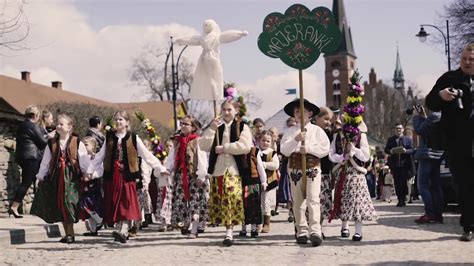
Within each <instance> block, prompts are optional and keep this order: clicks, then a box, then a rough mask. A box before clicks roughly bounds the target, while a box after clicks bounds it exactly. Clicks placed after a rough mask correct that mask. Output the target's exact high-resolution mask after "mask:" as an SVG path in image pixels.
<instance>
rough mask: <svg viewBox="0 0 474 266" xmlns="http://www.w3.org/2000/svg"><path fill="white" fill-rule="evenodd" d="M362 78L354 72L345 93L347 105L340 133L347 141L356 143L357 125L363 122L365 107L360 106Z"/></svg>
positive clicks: (358, 131) (357, 136) (362, 91)
mask: <svg viewBox="0 0 474 266" xmlns="http://www.w3.org/2000/svg"><path fill="white" fill-rule="evenodd" d="M361 78H362V77H361V76H360V74H359V71H358V70H356V71H354V74H353V75H352V77H351V79H350V81H351V84H349V89H348V91H347V105H346V106H344V109H343V110H344V114H343V115H342V122H343V123H344V125H343V126H342V132H343V134H344V137H345V138H346V140H347V141H350V142H352V143H356V142H357V141H359V138H360V133H361V131H360V128H359V125H360V124H361V123H362V122H363V118H362V114H363V113H364V112H365V107H364V106H363V105H362V96H364V87H363V86H362V85H361V84H360V79H361Z"/></svg>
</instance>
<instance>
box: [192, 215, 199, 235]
mask: <svg viewBox="0 0 474 266" xmlns="http://www.w3.org/2000/svg"><path fill="white" fill-rule="evenodd" d="M198 227H199V215H198V214H194V215H193V220H192V222H191V234H193V235H196V234H197V233H198Z"/></svg>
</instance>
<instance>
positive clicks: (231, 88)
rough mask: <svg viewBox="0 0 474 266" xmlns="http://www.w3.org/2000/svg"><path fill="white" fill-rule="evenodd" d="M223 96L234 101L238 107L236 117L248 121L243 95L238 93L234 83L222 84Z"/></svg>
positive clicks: (246, 122) (247, 122) (226, 99)
mask: <svg viewBox="0 0 474 266" xmlns="http://www.w3.org/2000/svg"><path fill="white" fill-rule="evenodd" d="M224 97H225V101H230V100H232V101H234V102H235V103H236V108H238V114H237V115H238V119H240V120H241V121H243V122H244V123H245V124H249V123H250V119H249V117H248V116H247V106H246V105H245V102H244V97H242V96H241V95H239V92H238V91H237V89H236V88H235V84H234V83H233V82H232V83H226V84H225V85H224Z"/></svg>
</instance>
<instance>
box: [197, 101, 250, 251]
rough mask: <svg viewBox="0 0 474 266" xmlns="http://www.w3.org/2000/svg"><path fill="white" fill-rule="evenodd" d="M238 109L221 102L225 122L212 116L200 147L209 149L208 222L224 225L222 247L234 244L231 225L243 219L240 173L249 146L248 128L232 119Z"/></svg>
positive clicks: (244, 171)
mask: <svg viewBox="0 0 474 266" xmlns="http://www.w3.org/2000/svg"><path fill="white" fill-rule="evenodd" d="M238 109H239V103H238V102H237V101H235V100H233V99H229V100H226V101H224V103H223V104H222V105H221V110H222V116H223V119H224V123H222V124H221V125H219V123H220V119H219V118H216V119H214V121H213V122H212V123H211V126H210V127H209V128H208V129H207V130H206V131H204V134H203V136H202V138H201V140H200V146H201V149H202V150H204V151H208V152H210V155H209V168H208V173H209V174H210V175H211V176H212V177H211V193H210V199H209V216H210V221H211V223H213V224H223V225H225V226H226V236H225V239H224V245H225V246H231V245H232V244H233V226H234V225H237V224H239V223H240V222H241V221H243V220H244V210H243V204H242V183H241V175H243V174H246V172H247V171H248V164H247V162H246V160H245V154H248V153H249V152H250V149H251V147H252V133H251V132H250V129H249V127H248V126H247V125H245V124H244V123H243V122H241V121H239V120H236V119H235V117H236V115H237V110H238Z"/></svg>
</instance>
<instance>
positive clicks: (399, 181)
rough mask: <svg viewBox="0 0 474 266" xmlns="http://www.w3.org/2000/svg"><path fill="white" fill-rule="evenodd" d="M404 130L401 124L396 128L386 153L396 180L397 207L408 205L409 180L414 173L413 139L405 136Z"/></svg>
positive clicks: (388, 142)
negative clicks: (411, 172)
mask: <svg viewBox="0 0 474 266" xmlns="http://www.w3.org/2000/svg"><path fill="white" fill-rule="evenodd" d="M403 131H404V128H403V126H402V125H401V124H397V125H396V126H395V136H392V137H390V138H389V139H388V141H387V145H386V146H385V153H387V154H389V156H388V166H389V167H390V171H391V172H392V175H393V178H394V180H395V192H396V193H397V198H398V203H397V207H404V206H405V205H406V203H405V201H406V196H407V194H408V184H407V180H408V178H409V177H411V176H410V171H413V167H412V166H413V162H412V157H411V154H412V153H413V152H414V149H413V145H412V140H411V138H409V137H407V136H404V135H403Z"/></svg>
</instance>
